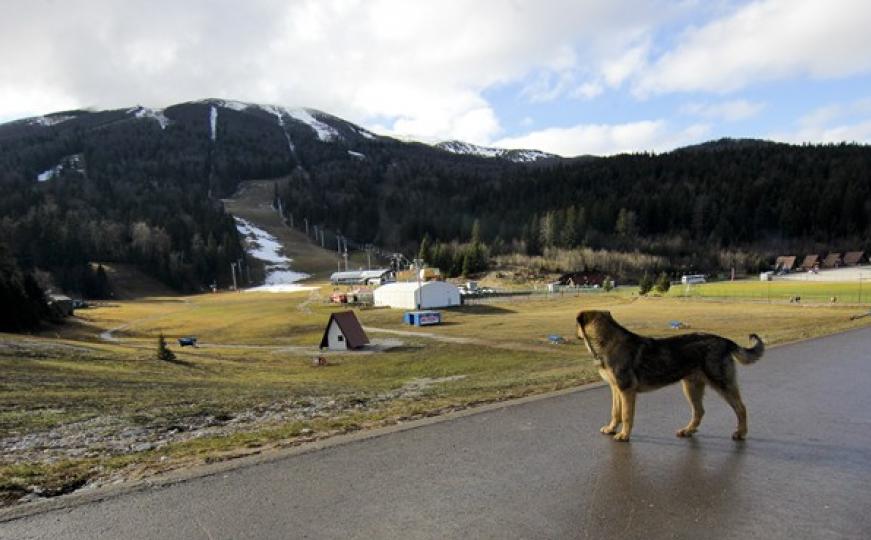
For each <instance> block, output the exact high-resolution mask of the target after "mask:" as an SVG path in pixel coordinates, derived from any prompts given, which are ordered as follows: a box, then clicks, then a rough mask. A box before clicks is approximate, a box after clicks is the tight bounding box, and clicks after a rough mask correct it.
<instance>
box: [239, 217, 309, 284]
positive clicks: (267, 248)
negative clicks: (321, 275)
mask: <svg viewBox="0 0 871 540" xmlns="http://www.w3.org/2000/svg"><path fill="white" fill-rule="evenodd" d="M233 219H235V220H236V230H238V231H239V234H241V235H242V236H243V237H244V238H245V244H246V251H247V252H248V254H249V255H251V256H252V257H254V258H255V259H259V260H261V261H263V262H265V263H267V264H266V280H265V284H264V285H262V286H260V287H253V288H251V289H247V290H249V291H260V292H297V291H301V290H310V289H311V288H302V286H301V285H295V283H296V282H297V281H299V280H302V279H305V278H307V277H311V276H309V275H308V274H306V273H304V272H296V271H293V270H291V269H290V263H291V262H293V259H290V258H289V257H286V256H284V255H282V246H281V243H280V242H279V241H278V239H277V238H275V237H274V236H272V235H271V234H269V233H268V232H266V231H264V230H263V229H261V228H259V227H257V226H255V225H253V224H252V223H251V222H250V221H248V220H245V219H243V218H240V217H237V216H233Z"/></svg>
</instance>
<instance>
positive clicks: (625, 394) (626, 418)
mask: <svg viewBox="0 0 871 540" xmlns="http://www.w3.org/2000/svg"><path fill="white" fill-rule="evenodd" d="M635 394H636V391H635V390H634V389H628V390H620V408H621V411H620V412H621V413H622V417H623V418H622V420H623V428H622V429H621V430H620V433H618V434H616V435H614V440H615V441H628V440H629V436H630V435H631V434H632V422H633V420H634V419H635Z"/></svg>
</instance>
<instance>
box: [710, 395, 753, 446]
mask: <svg viewBox="0 0 871 540" xmlns="http://www.w3.org/2000/svg"><path fill="white" fill-rule="evenodd" d="M717 390H718V391H719V393H720V395H721V396H723V399H725V400H726V403H728V404H729V405H730V406H731V407H732V409H733V410H734V411H735V416H737V417H738V429H736V430H735V432H734V433H732V438H733V439H735V440H736V441H742V440H744V437H746V436H747V407H745V406H744V401H743V400H742V399H741V392H740V391H739V390H738V385H736V384H731V385H729V386H727V387H726V388H722V389H717Z"/></svg>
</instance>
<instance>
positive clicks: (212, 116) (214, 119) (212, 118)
mask: <svg viewBox="0 0 871 540" xmlns="http://www.w3.org/2000/svg"><path fill="white" fill-rule="evenodd" d="M209 125H210V126H211V138H212V140H213V141H216V140H218V108H217V107H215V106H214V105H212V108H211V109H209Z"/></svg>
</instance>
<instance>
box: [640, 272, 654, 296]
mask: <svg viewBox="0 0 871 540" xmlns="http://www.w3.org/2000/svg"><path fill="white" fill-rule="evenodd" d="M652 288H653V280H652V279H650V276H648V275H647V272H645V273H644V276H642V277H641V281H639V282H638V294H640V295H641V296H644V295H645V294H647V293H649V292H650V289H652Z"/></svg>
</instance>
